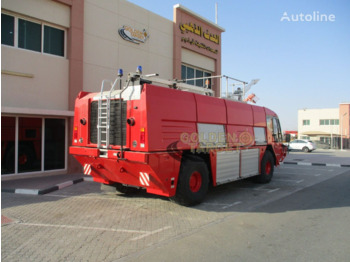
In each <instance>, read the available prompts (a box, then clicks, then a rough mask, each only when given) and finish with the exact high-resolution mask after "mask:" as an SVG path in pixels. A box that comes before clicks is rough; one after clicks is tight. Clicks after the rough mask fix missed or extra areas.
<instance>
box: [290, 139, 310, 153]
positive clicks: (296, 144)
mask: <svg viewBox="0 0 350 262" xmlns="http://www.w3.org/2000/svg"><path fill="white" fill-rule="evenodd" d="M288 149H289V150H302V151H303V152H312V151H313V150H315V149H316V145H315V144H314V142H312V141H310V140H306V139H296V140H293V141H291V142H290V143H289V146H288Z"/></svg>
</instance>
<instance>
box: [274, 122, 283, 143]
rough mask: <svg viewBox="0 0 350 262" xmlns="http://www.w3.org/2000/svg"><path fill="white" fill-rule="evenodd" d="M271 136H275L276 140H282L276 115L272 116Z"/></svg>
mask: <svg viewBox="0 0 350 262" xmlns="http://www.w3.org/2000/svg"><path fill="white" fill-rule="evenodd" d="M273 136H274V137H275V140H276V142H282V132H281V126H280V122H279V120H278V118H276V117H274V118H273Z"/></svg>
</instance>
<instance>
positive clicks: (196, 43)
mask: <svg viewBox="0 0 350 262" xmlns="http://www.w3.org/2000/svg"><path fill="white" fill-rule="evenodd" d="M181 42H184V43H190V44H191V45H195V46H197V47H199V48H203V49H206V50H208V51H210V52H212V53H214V54H217V53H218V50H217V49H213V48H211V47H210V46H207V45H205V44H204V43H200V42H199V41H197V40H195V39H193V38H192V39H191V38H190V37H187V38H186V37H182V38H181Z"/></svg>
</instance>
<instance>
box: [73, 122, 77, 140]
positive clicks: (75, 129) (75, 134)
mask: <svg viewBox="0 0 350 262" xmlns="http://www.w3.org/2000/svg"><path fill="white" fill-rule="evenodd" d="M73 141H74V143H78V127H77V126H75V127H74V129H73Z"/></svg>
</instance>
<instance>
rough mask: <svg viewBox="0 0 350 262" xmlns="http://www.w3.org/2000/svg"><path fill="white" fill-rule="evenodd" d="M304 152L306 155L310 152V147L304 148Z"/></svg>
mask: <svg viewBox="0 0 350 262" xmlns="http://www.w3.org/2000/svg"><path fill="white" fill-rule="evenodd" d="M302 150H303V152H305V153H308V152H310V150H309V148H308V147H306V146H304V147H303V149H302Z"/></svg>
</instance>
